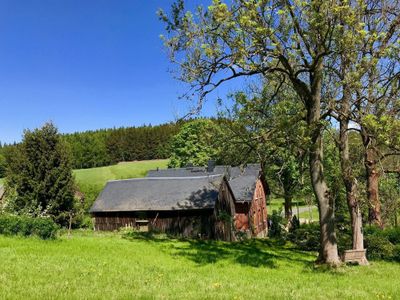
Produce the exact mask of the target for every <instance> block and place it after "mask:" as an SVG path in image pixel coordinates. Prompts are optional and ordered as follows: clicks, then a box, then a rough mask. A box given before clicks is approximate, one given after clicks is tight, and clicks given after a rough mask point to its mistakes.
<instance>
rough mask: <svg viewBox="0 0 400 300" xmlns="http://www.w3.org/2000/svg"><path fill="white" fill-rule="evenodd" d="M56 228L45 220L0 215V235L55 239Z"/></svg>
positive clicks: (48, 220) (50, 221)
mask: <svg viewBox="0 0 400 300" xmlns="http://www.w3.org/2000/svg"><path fill="white" fill-rule="evenodd" d="M57 231H58V226H57V225H56V224H55V223H54V222H53V221H52V220H51V219H47V218H31V217H25V216H11V215H0V234H4V235H19V236H38V237H40V238H41V239H51V238H55V236H56V233H57Z"/></svg>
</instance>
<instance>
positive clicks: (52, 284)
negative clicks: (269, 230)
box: [0, 231, 400, 299]
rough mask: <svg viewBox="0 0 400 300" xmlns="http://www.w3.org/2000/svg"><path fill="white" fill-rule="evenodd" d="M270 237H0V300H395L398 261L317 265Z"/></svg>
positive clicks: (307, 255)
mask: <svg viewBox="0 0 400 300" xmlns="http://www.w3.org/2000/svg"><path fill="white" fill-rule="evenodd" d="M315 259H316V253H314V252H302V251H299V250H297V249H295V248H293V247H292V246H291V245H290V244H283V245H282V244H281V243H279V242H277V241H273V240H249V241H245V242H237V243H226V242H218V241H201V240H178V239H170V238H168V237H166V236H162V235H155V236H148V235H140V234H132V233H131V234H125V235H123V234H121V233H96V232H89V231H86V232H78V231H74V232H73V233H72V236H71V237H68V236H67V235H63V236H61V237H60V238H58V239H56V240H50V241H43V240H39V239H35V238H19V237H5V236H0V261H1V268H0V270H1V271H0V299H55V298H56V299H100V298H103V299H104V298H107V299H138V298H139V299H399V298H400V279H399V277H398V274H400V264H398V263H388V262H378V261H373V262H371V265H370V266H364V267H360V266H345V267H342V268H339V269H326V268H322V267H315V266H314V263H313V262H314V260H315Z"/></svg>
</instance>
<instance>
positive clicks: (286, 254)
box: [123, 232, 315, 268]
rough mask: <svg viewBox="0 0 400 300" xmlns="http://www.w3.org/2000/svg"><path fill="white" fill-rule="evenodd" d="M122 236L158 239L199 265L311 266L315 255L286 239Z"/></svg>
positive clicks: (168, 249) (168, 250)
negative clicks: (230, 239) (291, 244)
mask: <svg viewBox="0 0 400 300" xmlns="http://www.w3.org/2000/svg"><path fill="white" fill-rule="evenodd" d="M123 237H124V238H125V239H128V240H142V241H145V242H149V243H159V244H161V246H162V249H163V250H164V251H165V252H166V253H168V254H170V255H172V256H179V257H184V258H187V259H189V260H191V261H193V262H195V263H196V264H198V265H206V264H213V263H217V262H222V261H227V262H233V263H237V264H240V265H245V266H251V267H267V268H278V267H279V265H280V264H287V265H300V266H302V267H304V268H312V266H313V261H314V260H315V257H314V256H313V255H312V254H310V253H307V252H303V251H300V250H298V249H296V248H294V247H292V246H290V245H288V244H286V243H285V242H282V241H277V240H267V239H250V240H247V241H242V242H221V241H214V240H200V239H177V238H176V237H171V236H168V235H158V234H152V233H139V232H130V233H127V234H124V235H123Z"/></svg>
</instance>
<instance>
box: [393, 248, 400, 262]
mask: <svg viewBox="0 0 400 300" xmlns="http://www.w3.org/2000/svg"><path fill="white" fill-rule="evenodd" d="M393 260H395V261H397V262H400V245H395V246H394V247H393Z"/></svg>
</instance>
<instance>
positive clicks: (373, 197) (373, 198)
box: [361, 127, 383, 228]
mask: <svg viewBox="0 0 400 300" xmlns="http://www.w3.org/2000/svg"><path fill="white" fill-rule="evenodd" d="M361 137H362V139H363V144H364V165H365V170H366V175H367V197H368V204H369V217H368V219H369V222H370V223H372V224H375V225H377V226H379V227H381V228H383V223H382V218H381V201H380V199H379V177H380V173H379V170H378V165H377V158H376V156H377V155H376V153H375V150H374V149H373V148H372V147H371V146H370V144H371V138H370V136H369V135H368V133H367V132H366V130H365V128H363V127H361Z"/></svg>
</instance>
